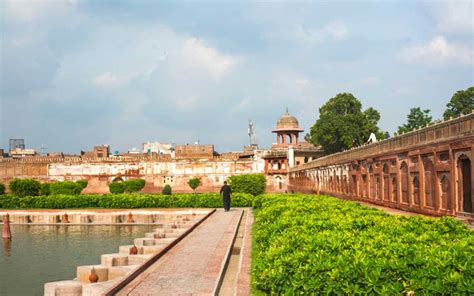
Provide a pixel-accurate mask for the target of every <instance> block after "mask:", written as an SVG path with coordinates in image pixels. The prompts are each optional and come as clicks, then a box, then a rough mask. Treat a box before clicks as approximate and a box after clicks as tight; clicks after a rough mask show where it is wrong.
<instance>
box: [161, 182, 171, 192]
mask: <svg viewBox="0 0 474 296" xmlns="http://www.w3.org/2000/svg"><path fill="white" fill-rule="evenodd" d="M172 192H173V191H172V189H171V186H170V185H169V184H166V185H165V187H163V190H162V191H161V193H163V194H164V195H171V194H172Z"/></svg>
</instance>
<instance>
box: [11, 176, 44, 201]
mask: <svg viewBox="0 0 474 296" xmlns="http://www.w3.org/2000/svg"><path fill="white" fill-rule="evenodd" d="M9 186H10V190H11V192H12V194H13V195H16V196H20V197H21V196H37V195H39V194H40V190H41V184H40V182H38V181H36V180H34V179H14V180H13V181H11V182H10V184H9Z"/></svg>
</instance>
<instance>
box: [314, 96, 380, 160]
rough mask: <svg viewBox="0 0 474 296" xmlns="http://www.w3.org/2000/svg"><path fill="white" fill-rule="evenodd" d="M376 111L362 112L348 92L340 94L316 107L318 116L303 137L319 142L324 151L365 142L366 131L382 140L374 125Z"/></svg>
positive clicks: (356, 101)
mask: <svg viewBox="0 0 474 296" xmlns="http://www.w3.org/2000/svg"><path fill="white" fill-rule="evenodd" d="M379 120H380V113H379V112H378V111H377V110H375V109H374V108H368V109H367V110H365V111H362V104H361V102H360V101H359V100H358V99H357V98H356V97H354V96H353V95H352V94H350V93H340V94H337V95H336V96H335V97H333V98H331V99H329V101H327V102H326V103H325V104H324V105H323V106H321V108H319V119H318V120H316V122H315V123H314V124H313V126H312V127H311V129H310V132H309V133H308V134H307V135H306V136H305V139H306V140H307V141H309V142H311V143H313V144H315V145H321V147H322V149H323V151H324V152H326V153H328V154H329V153H335V152H339V151H342V150H344V149H348V148H351V147H352V146H353V145H361V144H363V143H365V142H366V141H367V140H368V138H369V136H370V133H374V134H375V135H376V136H377V138H378V139H384V138H385V133H384V132H382V131H381V130H380V129H379V127H378V126H377V123H378V121H379Z"/></svg>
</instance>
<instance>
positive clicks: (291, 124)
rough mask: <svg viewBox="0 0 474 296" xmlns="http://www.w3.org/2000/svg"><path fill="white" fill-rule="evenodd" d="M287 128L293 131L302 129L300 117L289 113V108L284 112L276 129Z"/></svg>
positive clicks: (283, 129) (282, 129)
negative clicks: (299, 121)
mask: <svg viewBox="0 0 474 296" xmlns="http://www.w3.org/2000/svg"><path fill="white" fill-rule="evenodd" d="M285 130H289V131H291V130H293V131H296V130H297V131H300V130H301V131H302V129H301V128H300V125H299V123H298V119H296V117H294V116H293V115H290V113H288V109H287V110H286V112H285V114H283V115H282V116H281V117H280V118H279V119H278V120H277V124H276V129H275V131H285Z"/></svg>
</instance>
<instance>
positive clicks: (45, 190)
mask: <svg viewBox="0 0 474 296" xmlns="http://www.w3.org/2000/svg"><path fill="white" fill-rule="evenodd" d="M50 194H51V183H42V184H41V187H40V193H39V195H50Z"/></svg>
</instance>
